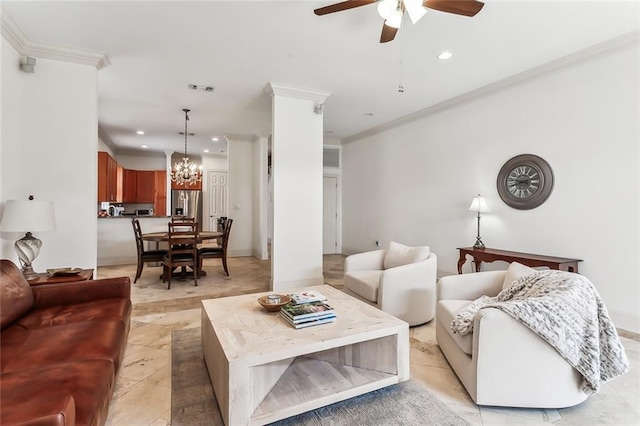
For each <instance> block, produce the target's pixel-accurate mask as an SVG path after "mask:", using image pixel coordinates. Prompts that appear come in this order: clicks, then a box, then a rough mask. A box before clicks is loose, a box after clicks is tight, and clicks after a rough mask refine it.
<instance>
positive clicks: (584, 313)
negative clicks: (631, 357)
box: [451, 271, 629, 393]
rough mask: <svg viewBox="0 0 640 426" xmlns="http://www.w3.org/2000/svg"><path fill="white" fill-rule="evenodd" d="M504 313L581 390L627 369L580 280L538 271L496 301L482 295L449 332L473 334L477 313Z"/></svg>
mask: <svg viewBox="0 0 640 426" xmlns="http://www.w3.org/2000/svg"><path fill="white" fill-rule="evenodd" d="M486 307H491V308H497V309H500V310H502V311H504V312H505V313H507V314H509V315H510V316H512V317H513V318H515V319H516V320H518V321H520V322H521V323H522V324H524V325H525V326H527V327H528V328H529V329H531V331H533V332H534V333H536V334H537V335H538V336H540V337H541V338H542V339H544V340H545V341H547V342H548V343H549V344H550V345H551V346H553V347H554V348H555V349H556V350H557V351H558V353H559V354H560V355H561V356H562V357H563V358H564V359H565V360H566V361H567V362H568V363H569V364H570V365H571V366H572V367H573V368H575V369H576V370H577V371H578V372H579V373H580V374H582V376H583V378H584V381H583V384H582V390H583V391H584V392H586V393H595V392H597V391H598V390H599V388H600V384H601V383H605V382H607V381H609V380H611V379H614V378H616V377H618V376H621V375H622V374H624V373H626V372H627V371H628V370H629V361H628V359H627V356H626V354H625V351H624V347H623V346H622V343H621V342H620V338H619V337H618V333H617V332H616V329H615V327H614V325H613V323H612V322H611V319H610V318H609V313H608V312H607V308H606V307H605V306H604V303H603V302H602V299H601V298H600V294H599V293H598V291H597V290H596V288H595V287H594V285H593V284H592V283H591V281H589V280H588V279H587V278H585V277H583V276H582V275H578V274H572V273H569V272H563V271H539V272H536V273H533V274H530V275H527V276H524V277H522V278H520V279H518V280H516V281H515V282H514V283H513V284H512V285H511V286H510V287H508V288H506V289H504V290H502V291H501V292H500V293H499V294H498V295H497V296H496V297H489V296H482V297H480V298H479V299H476V300H475V301H474V302H472V303H471V304H470V305H469V306H467V307H466V308H464V309H461V310H460V312H459V313H458V315H457V317H456V318H455V319H454V320H453V321H452V322H451V330H452V331H453V332H454V333H459V334H461V335H465V334H469V333H471V332H472V331H473V319H474V317H475V314H476V313H477V312H478V311H479V310H480V309H482V308H486Z"/></svg>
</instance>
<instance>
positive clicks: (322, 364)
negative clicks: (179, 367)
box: [202, 285, 410, 426]
mask: <svg viewBox="0 0 640 426" xmlns="http://www.w3.org/2000/svg"><path fill="white" fill-rule="evenodd" d="M300 290H302V289H300ZM305 290H317V291H320V292H321V293H323V294H324V295H325V296H327V299H328V303H329V304H330V305H331V306H333V307H334V309H335V311H336V316H337V319H336V321H335V322H333V323H329V324H322V325H318V326H314V327H308V328H303V329H298V330H296V329H294V328H293V327H291V326H290V325H288V324H287V323H286V322H285V321H284V320H283V319H282V318H280V314H279V313H277V312H276V313H271V312H267V311H265V310H264V309H263V308H262V307H261V306H260V305H259V304H258V301H257V299H258V297H260V296H264V295H265V294H269V293H255V294H248V295H243V296H234V297H225V298H220V299H212V300H203V301H202V352H203V354H204V359H205V362H206V364H207V369H208V370H209V377H210V378H211V383H212V384H213V389H214V391H215V394H216V398H217V400H218V405H219V406H220V411H221V412H222V418H223V419H224V422H225V424H226V425H233V426H236V425H263V424H266V423H271V422H274V421H276V420H280V419H284V418H286V417H290V416H293V415H296V414H300V413H303V412H305V411H309V410H313V409H316V408H318V407H323V406H325V405H329V404H333V403H334V402H338V401H342V400H345V399H348V398H352V397H354V396H357V395H361V394H363V393H367V392H371V391H374V390H376V389H380V388H383V387H385V386H389V385H393V384H396V383H400V382H403V381H405V380H408V379H409V349H410V345H409V326H408V324H407V323H406V322H404V321H402V320H399V319H397V318H395V317H392V316H390V315H388V314H386V313H384V312H382V311H380V310H378V309H376V308H374V307H372V306H369V305H367V304H366V303H363V302H361V301H359V300H356V299H355V298H353V297H351V296H348V295H346V294H344V293H343V292H341V291H340V290H336V289H335V288H333V287H331V286H326V285H325V286H315V287H308V288H306V289H305Z"/></svg>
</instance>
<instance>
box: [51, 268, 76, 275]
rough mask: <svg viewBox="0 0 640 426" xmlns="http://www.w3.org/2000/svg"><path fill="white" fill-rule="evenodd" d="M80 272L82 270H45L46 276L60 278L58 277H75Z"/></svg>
mask: <svg viewBox="0 0 640 426" xmlns="http://www.w3.org/2000/svg"><path fill="white" fill-rule="evenodd" d="M80 272H82V268H55V269H47V275H49V276H50V277H55V276H60V275H77V274H79V273H80Z"/></svg>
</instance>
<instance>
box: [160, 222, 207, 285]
mask: <svg viewBox="0 0 640 426" xmlns="http://www.w3.org/2000/svg"><path fill="white" fill-rule="evenodd" d="M168 226H169V233H168V240H169V250H168V252H167V254H166V255H165V256H164V258H163V259H162V267H163V268H162V282H168V283H169V284H168V287H167V289H170V288H171V278H172V276H173V270H174V269H176V268H179V267H181V268H183V270H186V268H187V267H191V270H192V272H193V282H194V283H195V285H196V286H197V285H198V223H197V222H193V223H184V222H178V223H172V222H170V223H169V225H168Z"/></svg>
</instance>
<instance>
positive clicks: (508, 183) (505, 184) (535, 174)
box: [497, 154, 553, 210]
mask: <svg viewBox="0 0 640 426" xmlns="http://www.w3.org/2000/svg"><path fill="white" fill-rule="evenodd" d="M497 184H498V194H499V195H500V198H502V201H504V202H505V203H506V204H507V205H508V206H511V207H513V208H514V209H519V210H529V209H535V208H536V207H538V206H539V205H541V204H542V203H544V202H545V201H546V200H547V198H549V195H551V191H552V190H553V170H552V169H551V166H550V165H549V163H547V162H546V161H545V160H544V159H542V158H541V157H538V156H537V155H533V154H522V155H516V156H515V157H513V158H512V159H510V160H509V161H507V162H506V163H504V166H502V168H501V169H500V173H498V181H497Z"/></svg>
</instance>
